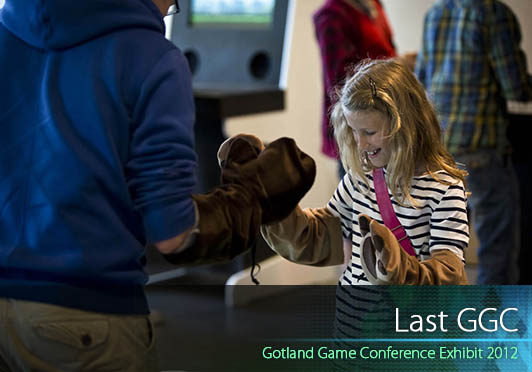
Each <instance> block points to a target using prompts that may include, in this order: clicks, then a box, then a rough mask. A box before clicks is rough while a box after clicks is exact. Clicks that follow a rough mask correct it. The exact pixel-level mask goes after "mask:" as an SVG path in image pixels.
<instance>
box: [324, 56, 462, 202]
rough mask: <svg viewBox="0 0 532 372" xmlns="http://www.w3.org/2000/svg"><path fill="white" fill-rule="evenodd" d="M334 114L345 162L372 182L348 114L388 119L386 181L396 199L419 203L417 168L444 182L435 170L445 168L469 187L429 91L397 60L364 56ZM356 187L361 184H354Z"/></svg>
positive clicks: (343, 162) (371, 167) (348, 82)
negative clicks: (446, 141)
mask: <svg viewBox="0 0 532 372" xmlns="http://www.w3.org/2000/svg"><path fill="white" fill-rule="evenodd" d="M336 95H337V97H336V99H337V101H336V103H335V104H334V106H333V108H332V112H331V122H332V124H333V127H334V136H335V138H336V142H337V143H338V148H339V152H340V157H341V160H342V164H343V166H344V168H345V169H346V170H351V171H352V172H355V173H356V174H357V175H358V176H359V177H360V178H361V179H362V181H363V182H364V183H366V184H367V185H368V184H369V182H368V179H367V177H366V172H368V171H371V170H372V169H373V166H372V165H371V163H370V162H369V160H368V159H367V158H362V155H361V152H360V150H359V148H358V144H357V142H356V140H355V136H354V135H353V132H352V129H351V127H349V125H348V124H347V120H346V118H345V115H344V113H345V112H346V111H348V112H356V111H365V110H375V111H379V112H381V113H383V114H384V115H385V116H386V117H387V118H388V125H387V126H386V129H385V131H386V133H385V135H386V139H387V141H388V143H389V145H390V150H391V156H390V160H389V162H388V164H387V166H386V170H387V183H388V186H389V187H390V189H391V191H392V194H393V196H394V198H395V199H396V200H397V201H398V202H399V203H401V204H402V205H407V201H408V204H410V205H412V206H414V207H415V206H416V202H415V200H414V199H413V198H412V196H411V193H410V191H411V185H412V180H413V178H414V176H415V175H416V171H418V172H419V171H421V172H422V173H428V174H430V175H431V176H432V177H433V178H434V179H435V180H437V181H438V182H440V183H442V184H449V182H446V181H444V180H442V179H441V178H439V177H438V176H437V174H436V173H435V172H436V171H439V170H444V171H445V172H447V173H448V174H449V175H451V176H452V177H453V178H455V179H456V182H455V183H458V182H459V181H462V182H463V183H464V186H465V176H466V172H465V171H463V170H460V169H458V167H457V166H456V163H455V161H454V159H453V158H452V156H451V155H450V154H449V152H448V151H447V150H446V149H445V147H444V145H443V143H442V140H441V137H442V133H441V129H440V124H439V122H438V119H437V117H436V112H435V111H434V108H433V106H432V104H431V103H430V101H429V100H428V98H427V95H426V93H425V90H424V88H423V86H422V85H421V83H420V82H419V81H418V80H417V79H416V77H415V76H414V74H413V73H412V72H411V71H410V70H409V69H408V68H407V67H406V66H404V65H403V64H402V63H401V62H399V61H397V60H395V59H388V60H364V61H362V62H361V63H359V64H358V65H357V66H356V67H355V69H354V71H353V74H352V75H351V77H348V78H347V79H346V81H345V83H344V85H343V86H342V87H341V88H340V89H339V90H337V92H336ZM354 184H355V186H356V187H358V185H357V182H354Z"/></svg>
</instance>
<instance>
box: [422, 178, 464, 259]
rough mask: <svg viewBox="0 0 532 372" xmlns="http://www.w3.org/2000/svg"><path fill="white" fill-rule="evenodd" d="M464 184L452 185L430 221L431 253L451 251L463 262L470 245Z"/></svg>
mask: <svg viewBox="0 0 532 372" xmlns="http://www.w3.org/2000/svg"><path fill="white" fill-rule="evenodd" d="M466 203H467V200H466V196H465V189H464V185H463V183H461V182H460V183H458V184H456V185H451V186H449V187H448V188H447V190H446V192H445V194H444V195H443V197H442V198H441V200H440V202H439V204H438V205H437V206H436V209H435V210H434V212H433V214H432V217H431V219H430V242H429V244H430V252H431V253H432V252H433V251H434V250H438V249H449V250H451V251H453V252H454V253H455V254H456V255H457V256H459V257H460V258H461V259H462V260H463V259H464V249H465V248H466V247H467V246H468V244H469V224H468V219H467V210H466Z"/></svg>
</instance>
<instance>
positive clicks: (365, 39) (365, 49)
mask: <svg viewBox="0 0 532 372" xmlns="http://www.w3.org/2000/svg"><path fill="white" fill-rule="evenodd" d="M350 4H354V6H353V5H350ZM313 21H314V28H315V31H316V38H317V40H318V44H319V47H320V52H321V64H322V75H323V113H322V139H323V142H322V152H323V153H324V154H325V155H328V156H330V157H337V156H338V155H337V148H336V142H335V140H334V136H333V129H332V127H331V125H330V124H329V111H330V109H331V106H332V100H331V97H330V94H329V93H331V92H332V90H333V89H334V87H335V86H336V85H337V84H339V83H341V82H343V80H344V79H345V76H346V74H348V73H349V70H350V68H352V67H353V65H354V64H356V63H358V62H360V61H361V60H362V59H365V58H372V59H376V58H388V57H393V56H395V48H394V45H393V42H392V30H391V28H390V26H389V24H388V19H387V18H386V14H385V13H384V10H383V8H382V5H381V3H380V2H379V1H378V0H371V1H368V0H366V1H361V0H356V1H351V3H350V1H348V0H326V1H325V3H324V4H323V6H322V7H320V8H319V9H318V10H317V11H316V13H314V15H313Z"/></svg>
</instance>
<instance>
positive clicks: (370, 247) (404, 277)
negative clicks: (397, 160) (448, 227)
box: [358, 214, 467, 285]
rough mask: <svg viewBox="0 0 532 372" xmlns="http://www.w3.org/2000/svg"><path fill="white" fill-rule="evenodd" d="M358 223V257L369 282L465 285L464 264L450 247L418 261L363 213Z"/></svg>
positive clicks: (384, 228)
mask: <svg viewBox="0 0 532 372" xmlns="http://www.w3.org/2000/svg"><path fill="white" fill-rule="evenodd" d="M358 223H359V225H360V232H361V233H362V236H363V239H362V243H361V254H360V260H361V263H362V268H363V270H364V273H365V274H366V276H367V277H368V279H369V281H370V282H371V283H372V284H380V285H384V284H412V285H423V284H428V285H453V284H467V277H466V273H465V270H464V264H463V263H462V261H461V260H460V258H458V257H457V256H456V255H455V254H454V253H453V252H451V251H450V250H447V249H441V250H437V251H434V252H433V253H432V255H431V258H430V259H428V260H425V261H421V262H420V261H418V260H417V258H416V257H413V256H410V255H409V254H408V253H406V252H405V251H404V249H403V248H402V247H401V245H400V244H399V242H398V241H397V239H396V237H395V236H394V235H393V233H392V232H391V231H390V229H388V228H387V227H386V226H384V225H382V224H380V223H378V222H377V221H375V220H373V219H371V218H370V217H368V216H366V215H363V214H362V215H360V217H359V219H358Z"/></svg>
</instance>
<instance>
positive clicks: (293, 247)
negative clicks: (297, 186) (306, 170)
mask: <svg viewBox="0 0 532 372" xmlns="http://www.w3.org/2000/svg"><path fill="white" fill-rule="evenodd" d="M261 233H262V237H263V238H264V240H265V241H266V243H268V245H269V246H270V248H271V249H273V250H274V251H275V252H277V253H278V254H279V255H280V256H282V257H284V258H286V259H287V260H289V261H292V262H295V263H299V264H303V265H311V266H332V265H340V264H342V263H343V262H344V252H343V242H342V227H341V225H340V219H339V218H338V217H336V216H334V215H333V214H332V213H331V212H330V211H329V210H328V209H327V208H316V209H304V210H302V209H301V208H300V207H299V206H297V207H296V209H294V210H293V211H292V213H290V215H289V216H288V217H286V218H285V219H283V220H282V221H279V222H277V223H272V224H270V225H263V226H262V227H261Z"/></svg>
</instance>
